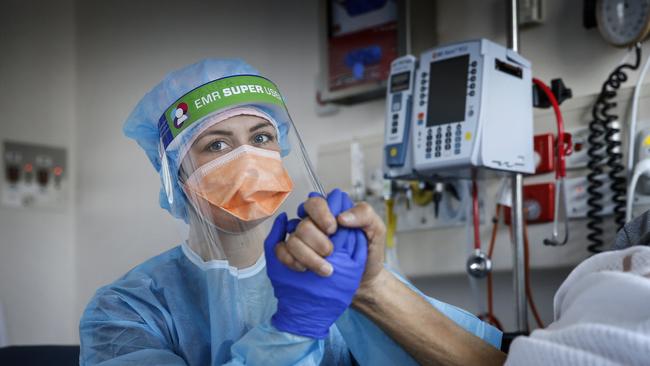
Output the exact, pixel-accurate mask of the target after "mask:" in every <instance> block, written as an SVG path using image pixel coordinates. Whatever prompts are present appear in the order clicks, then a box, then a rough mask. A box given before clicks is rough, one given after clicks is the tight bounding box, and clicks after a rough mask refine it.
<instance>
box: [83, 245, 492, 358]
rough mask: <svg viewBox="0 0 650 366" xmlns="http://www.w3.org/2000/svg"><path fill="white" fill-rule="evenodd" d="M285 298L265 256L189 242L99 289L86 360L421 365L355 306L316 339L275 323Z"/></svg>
mask: <svg viewBox="0 0 650 366" xmlns="http://www.w3.org/2000/svg"><path fill="white" fill-rule="evenodd" d="M407 284H408V283H407ZM409 286H410V285H409ZM411 288H413V287H412V286H411ZM413 289H414V288H413ZM414 290H415V291H417V290H416V289H414ZM418 293H419V292H418ZM420 294H421V293H420ZM421 295H422V294H421ZM422 296H424V295H422ZM427 300H428V301H429V302H430V303H431V304H432V305H433V306H434V307H436V308H437V309H438V310H439V311H440V312H442V313H444V314H445V315H446V316H448V317H449V318H451V319H452V320H454V321H455V322H456V323H457V324H459V325H460V326H462V327H463V328H465V329H466V330H468V331H469V332H471V333H473V334H475V335H477V336H478V337H480V338H482V339H484V340H485V341H487V342H488V343H490V344H492V345H493V346H494V347H497V348H498V347H499V346H500V343H501V332H500V331H498V330H497V329H495V328H493V327H492V326H490V325H488V324H486V323H484V322H482V321H480V320H479V319H477V318H476V317H475V316H473V315H472V314H470V313H467V312H465V311H463V310H461V309H458V308H456V307H454V306H451V305H448V304H445V303H442V302H439V301H437V300H434V299H431V298H427ZM276 305H277V301H276V299H275V297H274V296H273V287H272V286H271V282H270V281H269V279H268V277H267V275H266V271H265V260H264V256H262V257H261V258H260V259H259V260H258V261H257V263H256V264H255V265H253V266H251V267H249V268H246V269H239V270H238V269H236V268H233V267H229V266H228V262H227V261H222V260H221V261H217V260H214V261H209V262H204V261H203V260H202V259H201V258H200V257H199V256H198V255H197V254H196V253H194V252H193V251H192V250H191V249H190V248H189V247H188V246H186V245H185V244H183V245H181V246H179V247H176V248H173V249H171V250H169V251H167V252H165V253H163V254H161V255H159V256H157V257H154V258H152V259H150V260H148V261H146V262H144V263H143V264H141V265H139V266H137V267H135V268H134V269H133V270H131V271H130V272H128V273H127V274H126V275H125V276H123V277H122V278H120V279H118V280H117V281H115V282H114V283H112V284H110V285H108V286H105V287H102V288H100V289H99V290H98V291H97V293H96V294H95V296H94V297H93V298H92V299H91V301H90V303H89V304H88V306H87V308H86V310H85V312H84V314H83V316H82V318H81V322H80V326H79V331H80V337H81V355H80V364H81V365H224V364H226V365H294V364H299V365H351V364H353V362H354V361H357V362H358V363H360V364H361V365H409V364H413V365H415V364H416V362H415V361H414V360H413V359H412V358H411V357H410V356H409V355H408V354H407V353H406V352H405V351H404V350H402V348H401V347H399V346H398V345H397V344H396V343H394V342H393V341H392V339H391V338H389V337H388V336H387V335H386V334H384V333H383V332H382V331H381V330H380V329H379V328H378V327H377V326H376V325H375V324H374V323H372V322H371V321H370V320H368V319H367V318H366V317H365V316H364V315H362V314H361V313H359V312H357V311H355V310H354V309H348V310H346V311H345V313H343V315H342V316H341V317H340V318H339V319H338V320H337V322H336V323H335V325H333V326H332V328H331V329H330V334H329V337H328V338H327V339H325V340H314V339H311V338H306V337H302V336H297V335H293V334H289V333H286V332H281V331H279V330H277V329H275V328H274V327H273V326H272V325H271V323H270V318H271V316H272V315H273V313H275V309H276ZM353 360H354V361H353Z"/></svg>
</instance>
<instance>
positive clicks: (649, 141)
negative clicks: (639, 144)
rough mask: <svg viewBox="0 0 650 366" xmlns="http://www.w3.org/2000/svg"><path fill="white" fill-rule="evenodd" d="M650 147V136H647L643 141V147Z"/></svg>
mask: <svg viewBox="0 0 650 366" xmlns="http://www.w3.org/2000/svg"><path fill="white" fill-rule="evenodd" d="M649 145H650V135H648V136H646V137H645V138H644V139H643V146H649Z"/></svg>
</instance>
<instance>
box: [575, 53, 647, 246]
mask: <svg viewBox="0 0 650 366" xmlns="http://www.w3.org/2000/svg"><path fill="white" fill-rule="evenodd" d="M635 56H636V60H635V62H634V64H629V63H625V64H622V65H620V66H618V67H617V68H616V69H615V70H614V71H613V72H612V73H611V74H610V75H609V77H608V78H607V80H606V81H605V82H604V83H603V86H602V88H601V89H600V94H599V95H598V98H597V99H596V103H595V104H594V106H593V108H592V110H591V115H592V121H591V122H590V123H589V138H588V141H589V149H588V151H587V155H589V162H588V163H587V167H588V168H589V170H590V172H589V174H588V175H587V180H588V181H589V185H588V187H587V193H588V195H589V198H588V199H587V205H588V206H589V211H588V212H587V217H588V218H589V221H588V223H587V229H588V230H589V234H588V235H587V240H589V242H591V244H590V245H589V246H588V248H587V249H588V250H589V251H590V252H592V253H600V252H601V251H602V246H603V238H602V235H603V233H604V230H603V228H602V224H603V219H602V217H601V216H600V215H601V211H602V209H603V203H602V199H603V194H602V193H600V192H599V191H598V190H599V188H600V187H602V186H603V185H604V184H605V183H604V182H603V181H602V179H601V177H600V176H601V175H602V174H603V173H607V174H608V176H609V178H610V180H611V183H610V189H611V190H612V192H613V193H614V195H613V197H612V201H613V202H614V221H615V222H616V224H617V225H618V228H619V229H620V228H621V227H623V225H624V224H625V198H626V197H625V193H626V189H627V187H626V178H625V176H624V175H623V172H624V171H625V167H624V166H623V162H622V159H623V154H622V151H621V149H622V148H621V138H620V134H621V129H620V122H619V121H618V115H616V114H614V113H613V112H612V111H611V109H613V108H616V102H614V101H613V99H614V98H616V94H617V93H616V91H617V90H618V89H619V88H620V87H621V84H623V83H624V82H625V81H627V79H628V76H627V74H626V73H625V70H632V71H633V70H636V69H638V68H639V65H640V63H641V46H640V45H638V44H637V45H636V47H635ZM630 138H633V137H632V136H631V137H630ZM603 147H605V153H604V154H603V152H602V148H603ZM605 159H607V160H606V161H605V162H604V163H603V161H604V160H605ZM604 166H607V168H608V169H607V170H604V169H603V168H604Z"/></svg>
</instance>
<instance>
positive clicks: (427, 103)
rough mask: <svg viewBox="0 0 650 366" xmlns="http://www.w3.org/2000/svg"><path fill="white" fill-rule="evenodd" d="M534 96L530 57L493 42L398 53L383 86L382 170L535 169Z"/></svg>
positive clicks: (423, 173) (390, 173)
mask: <svg viewBox="0 0 650 366" xmlns="http://www.w3.org/2000/svg"><path fill="white" fill-rule="evenodd" d="M532 103H533V101H532V81H531V70H530V62H528V61H527V60H526V59H524V58H523V57H521V56H520V55H518V54H517V53H516V52H514V51H512V50H509V49H507V48H505V47H503V46H500V45H498V44H496V43H494V42H491V41H488V40H485V39H480V40H472V41H466V42H461V43H455V44H450V45H446V46H441V47H437V48H434V49H431V50H428V51H425V52H423V53H422V54H421V55H420V57H419V59H415V57H413V56H410V55H408V56H403V57H400V58H398V59H396V60H395V61H394V62H393V63H392V65H391V75H390V82H389V84H388V89H387V103H386V104H387V111H386V130H385V133H386V134H385V140H384V141H385V143H384V174H385V176H386V178H390V179H394V178H401V179H413V178H417V177H420V178H422V177H443V178H444V177H450V178H469V177H471V175H472V173H473V172H474V171H475V168H487V171H494V172H518V173H533V172H534V155H533V154H534V153H533V110H532V108H533V105H532ZM485 171H486V170H484V169H481V170H479V173H480V174H483V172H485Z"/></svg>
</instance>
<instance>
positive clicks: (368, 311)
mask: <svg viewBox="0 0 650 366" xmlns="http://www.w3.org/2000/svg"><path fill="white" fill-rule="evenodd" d="M352 305H353V306H354V307H355V308H356V309H358V310H359V311H361V312H362V313H364V314H365V315H366V316H367V317H368V318H370V319H371V320H372V321H373V322H374V323H376V324H377V325H378V326H379V327H381V328H382V329H383V330H384V331H385V332H386V333H388V334H389V335H390V336H391V337H392V338H393V339H394V340H395V341H396V342H397V343H399V344H400V345H401V346H402V347H403V348H404V349H405V350H406V351H407V352H408V353H409V354H410V355H411V356H413V358H415V359H416V360H417V361H418V362H419V363H420V364H422V365H501V364H503V363H504V361H505V359H506V355H505V354H504V353H503V352H501V351H499V350H497V349H496V348H494V347H492V346H490V345H489V344H488V343H486V342H484V341H483V340H481V339H480V338H478V337H476V336H475V335H473V334H471V333H469V332H467V331H466V330H464V329H463V328H461V327H460V326H458V325H457V324H456V323H454V322H453V321H452V320H450V319H449V318H447V317H446V316H444V315H443V314H441V313H440V312H439V311H438V310H436V309H435V308H434V307H432V306H431V304H430V303H429V302H427V301H426V300H425V299H424V298H423V297H421V296H420V295H418V294H416V293H415V292H413V291H412V290H411V289H410V288H408V287H407V286H406V285H405V284H404V283H402V282H401V281H400V280H399V279H397V278H396V277H395V276H393V275H392V274H391V273H390V272H388V271H386V270H384V271H382V272H381V273H380V274H379V275H378V276H377V277H376V278H375V281H374V282H373V284H372V285H371V286H366V287H365V288H364V289H363V290H361V291H359V292H357V296H356V297H355V300H354V301H353V304H352Z"/></svg>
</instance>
